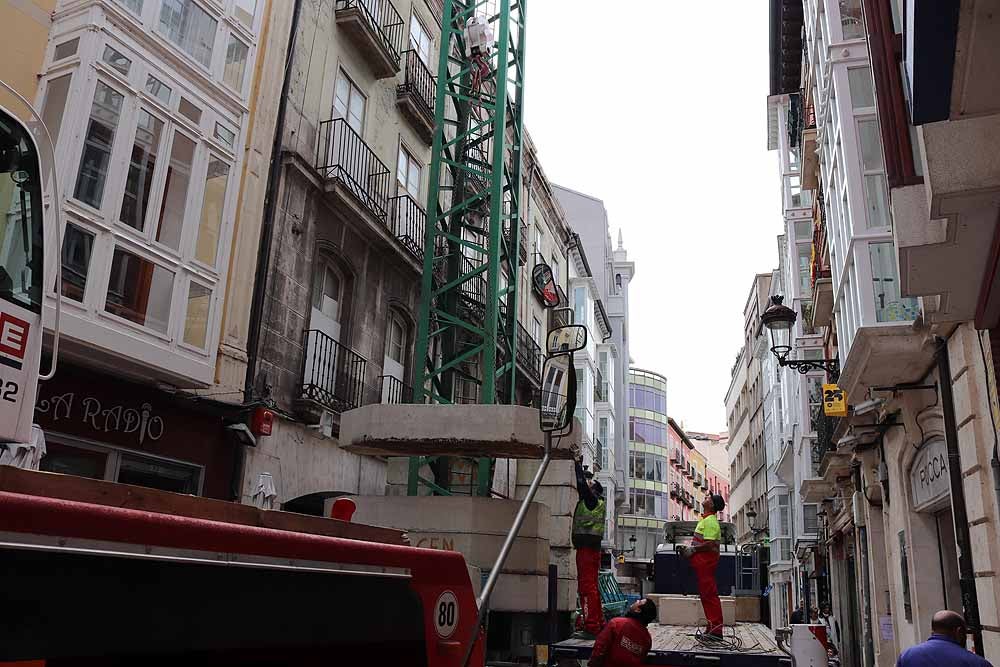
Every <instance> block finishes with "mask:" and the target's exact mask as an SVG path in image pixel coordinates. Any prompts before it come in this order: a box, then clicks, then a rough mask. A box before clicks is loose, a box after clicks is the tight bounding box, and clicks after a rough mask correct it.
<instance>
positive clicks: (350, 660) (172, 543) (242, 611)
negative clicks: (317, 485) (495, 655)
mask: <svg viewBox="0 0 1000 667" xmlns="http://www.w3.org/2000/svg"><path fill="white" fill-rule="evenodd" d="M60 478H61V479H60ZM39 482H40V483H39ZM39 487H41V489H42V490H41V491H37V490H36V489H38V488H39ZM81 488H82V489H83V490H84V491H85V493H79V492H78V490H79V489H81ZM12 489H13V490H12ZM60 496H61V497H60ZM67 496H76V497H80V496H83V497H87V498H92V499H94V500H96V501H98V502H85V501H80V500H74V499H67ZM171 496H174V494H160V492H152V491H150V490H148V489H138V488H136V487H126V486H123V485H119V484H106V483H103V482H92V481H90V480H73V479H72V478H64V477H63V476H60V475H47V474H46V473H29V472H25V471H20V470H15V469H12V468H6V467H0V562H2V564H3V566H2V567H0V591H2V592H3V594H2V599H3V601H4V605H3V608H4V614H3V616H4V621H3V622H2V623H0V665H9V664H10V663H14V664H21V663H22V662H25V663H26V664H27V665H31V666H32V667H36V666H38V667H41V666H46V667H62V666H64V665H65V666H73V667H76V666H91V665H94V666H97V665H100V666H101V667H109V666H117V665H122V666H124V665H130V666H135V665H143V666H144V667H146V666H150V665H172V666H176V665H185V666H190V665H205V666H206V667H207V666H208V665H212V666H213V667H221V666H227V667H228V666H237V665H239V666H244V665H262V666H263V665H268V666H271V665H332V664H339V665H363V664H364V665H382V664H393V665H401V666H406V665H413V666H414V667H416V666H418V665H420V666H424V667H459V665H461V663H462V662H463V657H464V650H465V649H466V648H467V647H468V643H469V640H470V639H472V638H473V637H475V645H474V646H473V651H472V656H471V659H470V660H469V663H468V664H469V665H474V666H475V665H480V666H481V665H483V663H484V646H483V644H484V641H483V637H482V636H481V634H480V633H479V631H478V630H477V629H475V628H476V626H477V622H476V621H477V619H476V616H477V606H476V596H475V592H474V590H473V587H472V584H471V581H470V577H469V571H468V569H467V567H466V564H465V561H464V559H463V558H462V556H461V555H460V554H458V553H453V552H447V551H438V550H430V549H418V548H414V547H411V546H405V545H404V544H400V543H396V544H391V543H386V542H391V541H396V542H404V541H405V538H404V537H403V536H402V534H401V533H398V531H387V530H384V529H377V528H373V527H366V526H357V527H356V528H353V532H354V533H356V534H358V535H360V536H361V537H363V538H366V539H367V538H369V537H373V538H374V539H379V540H382V541H362V540H361V539H347V538H344V537H335V536H331V534H330V533H334V534H335V533H337V532H338V530H336V529H338V526H337V525H336V524H341V523H344V522H337V521H334V520H331V519H318V518H313V517H297V515H288V514H287V513H283V512H264V511H262V510H257V509H256V508H247V507H246V506H240V505H233V504H230V503H221V502H219V501H212V500H207V499H202V498H190V497H183V496H177V497H176V498H177V501H176V502H175V503H174V505H171V506H170V511H172V512H178V511H179V512H182V513H184V514H186V515H178V514H172V513H166V512H164V511H149V510H146V509H136V508H135V507H136V506H140V507H141V506H155V505H156V503H164V502H165V501H164V499H166V504H167V505H170V502H169V501H170V497H171ZM123 498H124V499H125V500H122V499H123ZM129 498H131V499H132V500H129ZM150 499H152V500H150ZM116 503H117V504H121V503H125V504H127V505H131V506H132V507H120V506H114V504H116ZM220 508H221V509H220ZM227 514H228V516H227ZM280 515H284V517H282V516H280ZM206 516H209V517H212V516H215V517H216V518H204V517H206ZM303 521H305V522H306V523H308V522H317V521H318V522H322V524H314V525H315V526H316V527H318V528H319V530H314V531H313V532H302V528H303V524H302V522H303ZM255 524H256V525H255ZM327 524H329V526H328V525H327ZM346 525H347V526H348V527H354V526H355V524H346ZM268 526H277V527H268ZM331 528H332V529H331ZM306 529H307V530H308V529H309V528H308V526H307V527H306ZM317 532H320V533H324V532H325V533H327V534H316V533H317ZM339 532H345V533H348V534H350V533H351V532H352V531H351V530H340V531H339Z"/></svg>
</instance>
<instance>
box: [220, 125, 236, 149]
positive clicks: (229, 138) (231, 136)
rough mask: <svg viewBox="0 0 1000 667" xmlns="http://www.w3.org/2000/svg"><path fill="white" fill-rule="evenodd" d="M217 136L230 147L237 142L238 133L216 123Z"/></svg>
mask: <svg viewBox="0 0 1000 667" xmlns="http://www.w3.org/2000/svg"><path fill="white" fill-rule="evenodd" d="M215 138H216V139H218V140H219V141H221V142H222V143H224V144H225V145H227V146H229V147H230V148H232V147H233V146H234V145H235V144H236V133H235V132H233V131H232V130H230V129H229V128H228V127H226V126H224V125H220V124H219V123H216V124H215Z"/></svg>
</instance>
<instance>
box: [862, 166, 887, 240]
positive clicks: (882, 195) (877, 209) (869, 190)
mask: <svg viewBox="0 0 1000 667" xmlns="http://www.w3.org/2000/svg"><path fill="white" fill-rule="evenodd" d="M865 204H866V206H867V209H868V227H869V228H876V227H888V226H889V225H890V224H891V219H890V217H889V191H888V185H887V184H886V180H885V176H883V175H882V174H868V175H866V176H865Z"/></svg>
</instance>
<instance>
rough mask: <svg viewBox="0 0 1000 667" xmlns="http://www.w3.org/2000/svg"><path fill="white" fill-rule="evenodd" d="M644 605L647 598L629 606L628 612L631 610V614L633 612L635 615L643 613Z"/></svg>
mask: <svg viewBox="0 0 1000 667" xmlns="http://www.w3.org/2000/svg"><path fill="white" fill-rule="evenodd" d="M644 604H646V600H645V598H643V599H640V600H636V601H635V602H633V603H632V604H631V605H630V606H629V608H628V610H629V611H630V612H632V613H633V614H638V613H639V612H641V611H642V606H643V605H644Z"/></svg>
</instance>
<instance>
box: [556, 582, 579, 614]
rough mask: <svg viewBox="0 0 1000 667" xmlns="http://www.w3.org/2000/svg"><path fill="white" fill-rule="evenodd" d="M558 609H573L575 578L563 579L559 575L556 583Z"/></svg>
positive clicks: (575, 600) (574, 602)
mask: <svg viewBox="0 0 1000 667" xmlns="http://www.w3.org/2000/svg"><path fill="white" fill-rule="evenodd" d="M558 598H559V603H558V606H559V611H574V610H576V609H577V608H578V607H579V605H578V604H577V585H576V579H563V578H562V577H559V584H558Z"/></svg>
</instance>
